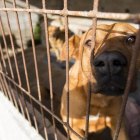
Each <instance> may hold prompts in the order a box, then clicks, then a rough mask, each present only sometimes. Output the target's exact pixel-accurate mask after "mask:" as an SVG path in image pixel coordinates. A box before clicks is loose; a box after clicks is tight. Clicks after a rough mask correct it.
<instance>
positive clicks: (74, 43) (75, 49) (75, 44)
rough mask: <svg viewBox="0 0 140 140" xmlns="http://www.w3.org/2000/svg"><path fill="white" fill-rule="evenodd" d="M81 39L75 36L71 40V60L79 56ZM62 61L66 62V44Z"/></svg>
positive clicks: (62, 52) (62, 53)
mask: <svg viewBox="0 0 140 140" xmlns="http://www.w3.org/2000/svg"><path fill="white" fill-rule="evenodd" d="M79 44H80V37H79V36H78V35H74V36H72V37H71V38H70V39H69V59H71V58H74V59H77V58H78V56H79ZM61 59H62V60H66V43H64V45H63V48H62V51H61Z"/></svg>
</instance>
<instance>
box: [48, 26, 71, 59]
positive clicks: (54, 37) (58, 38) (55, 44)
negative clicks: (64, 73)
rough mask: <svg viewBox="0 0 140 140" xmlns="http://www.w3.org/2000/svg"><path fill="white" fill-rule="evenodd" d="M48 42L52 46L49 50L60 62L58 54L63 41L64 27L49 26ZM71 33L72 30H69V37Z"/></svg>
mask: <svg viewBox="0 0 140 140" xmlns="http://www.w3.org/2000/svg"><path fill="white" fill-rule="evenodd" d="M48 31H49V42H50V45H51V47H52V49H51V50H50V51H51V52H55V54H56V58H57V61H60V62H61V58H60V54H61V51H62V47H63V44H64V42H65V28H63V29H61V30H60V28H59V27H56V26H49V27H48ZM72 35H73V32H72V31H70V30H69V37H70V36H72Z"/></svg>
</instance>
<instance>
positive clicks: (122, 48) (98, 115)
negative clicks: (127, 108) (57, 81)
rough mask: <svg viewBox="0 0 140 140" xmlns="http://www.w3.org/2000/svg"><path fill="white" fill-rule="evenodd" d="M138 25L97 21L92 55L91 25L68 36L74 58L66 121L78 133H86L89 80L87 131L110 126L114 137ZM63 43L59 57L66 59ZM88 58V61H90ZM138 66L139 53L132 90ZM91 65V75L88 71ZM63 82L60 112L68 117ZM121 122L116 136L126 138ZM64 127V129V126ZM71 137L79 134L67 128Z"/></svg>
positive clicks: (83, 134)
mask: <svg viewBox="0 0 140 140" xmlns="http://www.w3.org/2000/svg"><path fill="white" fill-rule="evenodd" d="M136 34H137V29H136V28H134V27H132V26H131V25H129V24H127V23H115V24H112V25H98V26H97V28H96V39H95V47H94V55H93V57H92V58H90V56H92V55H91V53H93V52H92V51H91V44H92V29H90V30H88V31H87V32H85V33H84V34H83V35H82V36H78V35H75V36H72V37H71V38H70V39H69V58H70V59H71V58H74V59H76V61H75V63H74V65H73V66H72V67H71V69H70V70H69V125H70V127H71V128H72V129H73V130H74V131H75V132H77V133H78V134H79V135H80V136H81V137H84V136H85V125H86V110H87V108H86V107H87V96H88V83H89V82H90V83H91V104H90V114H89V133H92V132H95V133H96V132H101V131H102V130H104V128H106V127H109V128H110V130H111V136H112V138H113V137H114V134H115V130H116V126H117V122H118V118H119V114H120V108H121V104H122V96H123V94H124V90H125V86H126V81H127V76H128V72H129V67H130V61H131V58H132V49H133V47H134V44H135V40H136ZM65 49H66V45H65V44H64V46H63V49H62V54H61V57H62V59H63V60H65V59H66V53H65ZM90 60H91V61H90ZM139 68H140V55H138V60H137V62H136V67H135V72H134V76H133V81H132V82H133V85H131V91H130V92H133V91H135V90H136V89H137V80H136V79H137V76H138V71H139ZM90 69H91V78H90V79H89V71H90ZM66 97H67V92H66V84H65V86H64V89H63V93H62V99H61V116H62V120H63V121H64V122H66V121H67V108H66V107H67V100H66ZM124 122H125V118H124V119H123V123H122V125H121V129H120V133H119V137H118V140H129V137H128V134H127V132H126V130H125V127H124ZM65 130H66V131H67V129H66V127H65ZM70 138H71V139H72V140H78V137H77V136H76V135H75V134H73V133H72V132H70Z"/></svg>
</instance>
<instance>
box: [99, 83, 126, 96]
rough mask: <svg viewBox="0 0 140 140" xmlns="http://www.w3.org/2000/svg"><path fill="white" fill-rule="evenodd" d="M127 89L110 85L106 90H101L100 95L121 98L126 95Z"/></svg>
mask: <svg viewBox="0 0 140 140" xmlns="http://www.w3.org/2000/svg"><path fill="white" fill-rule="evenodd" d="M124 90H125V87H121V86H116V85H114V84H109V85H107V86H105V87H104V88H102V89H100V90H99V93H100V94H104V95H108V96H120V95H123V94H124Z"/></svg>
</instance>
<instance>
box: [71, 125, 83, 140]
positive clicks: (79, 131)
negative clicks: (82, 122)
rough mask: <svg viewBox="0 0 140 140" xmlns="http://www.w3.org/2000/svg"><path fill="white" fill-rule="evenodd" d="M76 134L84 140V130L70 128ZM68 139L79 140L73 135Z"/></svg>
mask: <svg viewBox="0 0 140 140" xmlns="http://www.w3.org/2000/svg"><path fill="white" fill-rule="evenodd" d="M72 129H73V130H74V131H75V132H76V133H77V134H79V135H80V136H81V137H83V138H84V136H85V132H84V130H82V129H79V128H78V127H73V128H72ZM70 138H71V139H72V140H79V138H78V137H77V136H76V135H75V134H74V133H72V132H71V133H70Z"/></svg>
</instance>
